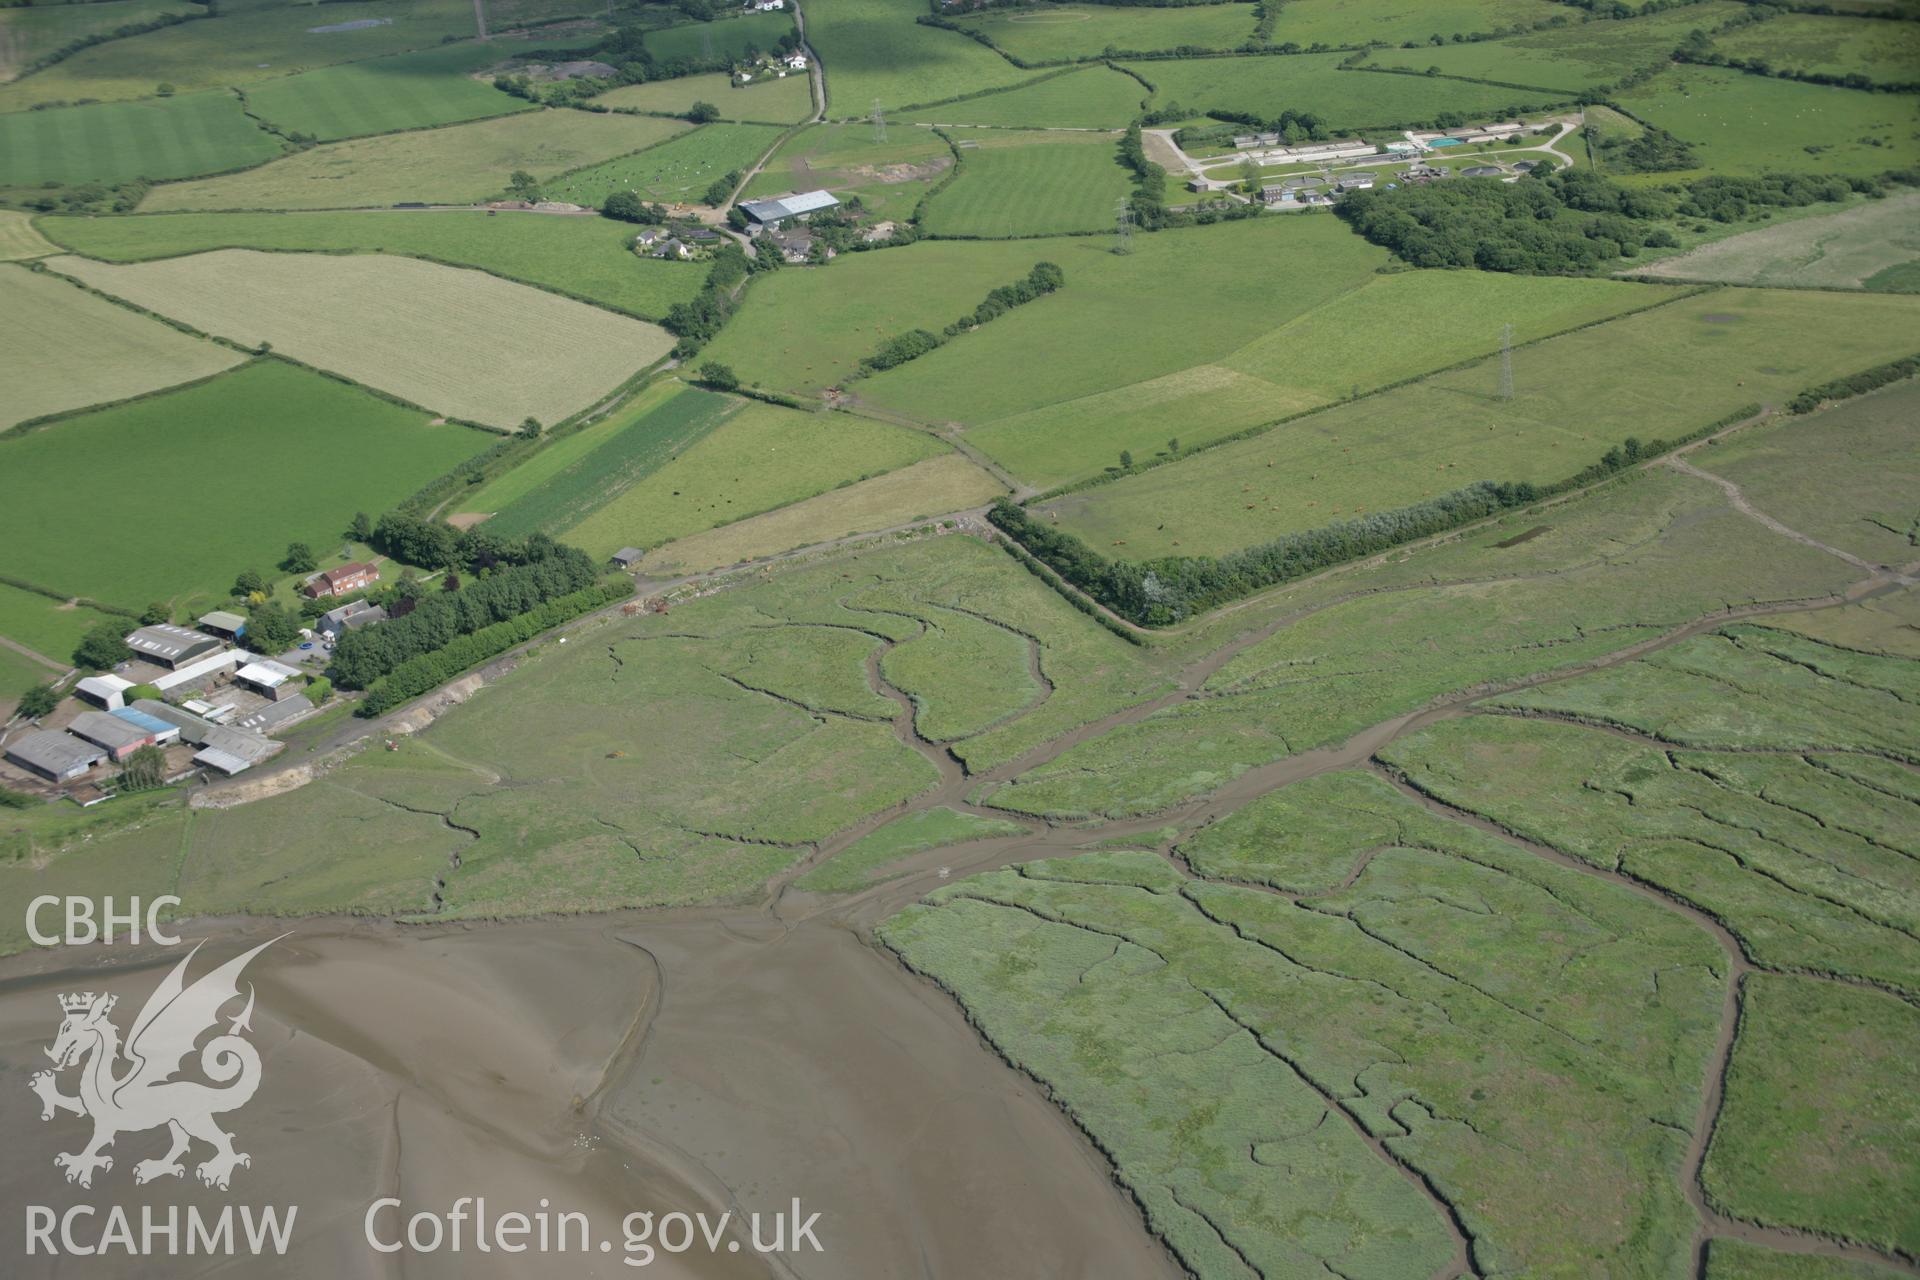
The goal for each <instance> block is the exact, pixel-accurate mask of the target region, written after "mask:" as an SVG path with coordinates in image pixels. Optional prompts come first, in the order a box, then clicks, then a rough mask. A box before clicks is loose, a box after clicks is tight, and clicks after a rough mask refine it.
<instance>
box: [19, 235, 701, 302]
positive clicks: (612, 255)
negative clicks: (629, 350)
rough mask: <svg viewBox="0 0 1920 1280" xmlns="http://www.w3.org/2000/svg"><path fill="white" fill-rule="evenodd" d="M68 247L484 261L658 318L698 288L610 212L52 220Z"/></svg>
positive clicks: (123, 256) (115, 252)
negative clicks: (636, 242) (634, 244)
mask: <svg viewBox="0 0 1920 1280" xmlns="http://www.w3.org/2000/svg"><path fill="white" fill-rule="evenodd" d="M41 225H42V226H43V228H44V230H45V231H46V233H47V234H48V235H50V236H52V237H53V238H54V239H55V240H57V241H58V242H59V243H60V244H61V245H64V246H66V247H67V248H69V249H72V250H74V251H75V252H77V253H81V254H85V255H86V256H87V257H90V258H104V259H106V260H108V261H110V262H137V261H142V260H144V259H148V258H163V257H172V256H173V255H175V254H182V253H201V252H204V251H205V250H208V249H282V250H308V251H312V252H320V253H392V254H400V255H403V256H408V257H420V258H431V259H434V260H436V261H439V262H445V263H449V264H451V265H453V266H461V267H479V268H480V269H482V270H484V271H492V272H494V273H496V274H498V275H502V276H506V277H508V278H509V279H513V280H519V281H522V282H524V283H526V284H532V285H539V286H540V287H541V288H544V289H552V290H555V291H557V292H560V293H566V294H571V295H573V296H574V297H577V298H583V299H585V300H587V301H589V302H597V303H599V304H601V305H602V306H607V307H612V308H614V309H616V310H619V311H625V312H627V313H628V314H629V315H635V316H639V317H641V318H642V319H646V320H657V319H659V318H660V317H661V316H663V315H665V314H666V313H667V308H669V307H671V306H672V305H673V304H674V303H676V302H685V301H687V300H688V299H689V298H691V297H693V295H694V294H696V293H698V292H699V291H700V286H701V284H702V283H703V281H704V279H705V277H704V276H703V275H702V273H701V272H700V271H699V270H698V269H695V270H687V269H686V268H685V264H683V263H677V262H663V261H660V260H659V259H655V258H643V257H641V256H639V255H638V254H636V253H634V252H633V251H632V249H631V248H630V247H629V241H631V240H632V238H633V228H632V227H630V226H628V225H627V224H626V223H623V222H613V221H610V220H608V219H605V218H559V217H546V216H544V215H540V214H531V213H510V212H503V213H498V214H494V213H485V212H477V211H475V212H469V211H466V210H445V211H439V212H434V213H421V212H405V213H395V212H352V213H170V214H154V215H147V214H141V215H137V216H135V217H131V218H46V219H43V220H42V224H41Z"/></svg>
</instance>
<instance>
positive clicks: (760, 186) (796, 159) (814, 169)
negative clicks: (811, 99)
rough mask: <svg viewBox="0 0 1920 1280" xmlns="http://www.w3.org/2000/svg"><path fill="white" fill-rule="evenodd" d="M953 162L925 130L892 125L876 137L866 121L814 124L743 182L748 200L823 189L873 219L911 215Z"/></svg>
mask: <svg viewBox="0 0 1920 1280" xmlns="http://www.w3.org/2000/svg"><path fill="white" fill-rule="evenodd" d="M952 164H953V153H952V152H951V151H949V150H948V149H947V144H946V143H944V142H942V141H941V140H940V139H939V138H937V137H935V136H934V135H933V134H932V133H931V132H929V131H928V130H924V129H899V128H896V129H893V130H892V131H890V133H889V135H888V137H887V139H886V141H884V142H878V141H875V140H874V137H873V128H872V126H871V125H868V124H818V125H814V126H812V127H811V128H807V129H802V130H801V131H800V132H799V133H797V134H795V135H794V136H793V137H792V138H791V139H789V140H788V141H787V142H786V143H785V144H784V145H782V146H781V148H780V150H779V151H777V152H775V153H774V155H773V157H772V158H771V159H770V160H768V161H767V165H766V168H764V169H762V170H761V171H760V172H759V173H757V174H755V175H754V176H753V178H752V179H751V180H749V181H748V183H747V185H746V190H745V195H746V197H747V198H748V199H758V198H761V197H763V196H776V195H780V194H782V193H784V192H788V191H811V190H814V189H816V188H824V189H825V190H828V191H831V192H833V193H834V194H835V195H837V196H839V197H840V198H841V199H842V200H845V199H847V197H849V196H858V197H859V198H860V203H861V204H863V205H864V206H866V208H867V209H868V210H870V211H871V212H872V213H873V214H874V215H875V216H876V217H879V218H892V219H896V220H898V219H902V218H906V217H909V216H911V215H912V213H913V211H914V208H915V207H916V206H917V205H918V204H919V203H920V198H921V197H922V196H924V195H925V194H926V193H927V190H928V188H930V187H932V186H933V184H934V182H935V181H937V180H938V179H939V178H940V176H941V175H943V174H944V173H945V172H946V171H947V169H948V168H949V167H950V166H951V165H952Z"/></svg>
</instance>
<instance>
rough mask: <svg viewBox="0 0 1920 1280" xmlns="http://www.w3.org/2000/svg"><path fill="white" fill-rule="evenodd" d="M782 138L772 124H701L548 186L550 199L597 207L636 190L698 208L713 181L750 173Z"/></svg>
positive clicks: (653, 196) (644, 194) (670, 202)
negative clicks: (616, 195)
mask: <svg viewBox="0 0 1920 1280" xmlns="http://www.w3.org/2000/svg"><path fill="white" fill-rule="evenodd" d="M629 118H632V117H629ZM779 136H780V128H779V126H777V125H770V124H708V125H701V126H700V127H699V128H697V129H695V130H693V131H692V132H691V133H686V134H682V135H681V136H680V137H677V138H673V139H670V140H669V141H667V142H664V143H662V144H660V145H659V146H657V147H649V148H648V149H647V150H645V151H641V152H639V153H637V154H635V155H629V156H621V157H620V158H619V159H617V160H608V161H606V162H604V163H602V164H597V165H594V166H592V167H591V168H587V169H581V170H578V171H576V172H574V173H569V174H567V175H566V176H565V177H562V178H559V179H557V180H555V181H553V182H549V183H547V184H546V188H545V190H546V196H547V198H548V199H549V200H568V201H571V202H573V203H574V204H584V205H591V206H593V207H594V208H598V207H599V206H600V204H601V202H602V201H604V200H605V199H606V198H607V196H608V195H609V194H610V193H612V192H615V191H633V192H637V193H639V195H640V196H641V197H642V198H643V199H647V200H658V201H662V202H664V203H667V204H697V203H699V202H700V198H701V197H702V196H703V195H704V194H705V193H706V190H707V188H708V187H710V186H712V185H713V180H714V179H715V178H719V177H723V176H725V175H726V174H728V173H730V172H732V171H734V170H736V169H737V170H745V169H747V168H748V167H749V166H751V165H752V164H753V162H754V161H755V160H758V159H759V158H760V157H761V156H762V155H763V154H765V153H766V150H767V148H769V147H771V146H772V145H773V143H774V140H775V139H776V138H778V137H779Z"/></svg>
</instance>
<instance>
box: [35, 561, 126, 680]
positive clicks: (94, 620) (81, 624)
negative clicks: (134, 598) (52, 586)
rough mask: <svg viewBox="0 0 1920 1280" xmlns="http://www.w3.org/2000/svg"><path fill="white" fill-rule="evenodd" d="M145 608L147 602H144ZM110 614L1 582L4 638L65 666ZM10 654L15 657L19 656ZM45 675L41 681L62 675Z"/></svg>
mask: <svg viewBox="0 0 1920 1280" xmlns="http://www.w3.org/2000/svg"><path fill="white" fill-rule="evenodd" d="M141 603H142V605H143V606H144V604H145V602H144V601H142V602H141ZM109 616H111V615H109V614H105V613H101V612H100V611H99V610H97V609H89V608H87V607H86V606H85V605H74V604H71V603H70V602H63V601H57V600H50V599H48V598H47V597H46V596H43V595H40V594H39V593H37V592H33V591H22V590H21V589H20V588H19V587H13V586H8V585H7V584H6V583H4V582H0V635H3V636H5V637H6V638H7V639H9V640H13V641H16V642H18V643H20V644H23V645H25V646H27V648H29V649H32V650H33V651H34V652H36V653H38V654H40V655H41V656H42V657H47V658H52V659H53V660H54V661H56V662H60V663H65V662H68V661H70V660H71V659H72V656H73V650H74V646H75V645H77V644H79V643H80V637H82V636H84V635H85V634H86V633H87V631H88V630H89V629H91V628H92V627H93V626H95V625H96V624H98V623H100V622H102V621H104V620H105V619H106V618H108V617H109ZM5 652H8V653H9V655H10V656H12V657H18V656H19V655H18V654H13V653H12V652H11V651H10V650H9V651H5ZM58 674H59V672H56V671H42V672H41V674H40V676H39V678H40V679H43V680H44V679H47V678H49V677H51V676H55V675H58Z"/></svg>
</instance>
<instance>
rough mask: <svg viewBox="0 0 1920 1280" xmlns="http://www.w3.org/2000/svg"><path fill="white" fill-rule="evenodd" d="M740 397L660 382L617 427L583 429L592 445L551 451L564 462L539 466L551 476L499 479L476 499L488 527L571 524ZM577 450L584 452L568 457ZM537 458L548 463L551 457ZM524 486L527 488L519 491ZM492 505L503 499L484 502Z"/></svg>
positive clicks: (514, 529) (724, 414) (552, 528)
mask: <svg viewBox="0 0 1920 1280" xmlns="http://www.w3.org/2000/svg"><path fill="white" fill-rule="evenodd" d="M742 403H743V402H742V401H739V400H732V399H729V398H728V397H726V396H718V395H715V394H713V393H712V392H710V391H701V390H699V389H697V388H694V387H674V386H672V385H671V384H667V385H663V386H661V387H660V388H658V389H657V390H656V391H653V392H650V393H649V394H648V395H647V396H645V397H644V398H643V399H642V400H641V401H640V402H639V404H638V405H636V406H635V407H634V408H633V409H629V410H628V411H627V412H626V413H625V414H624V415H623V418H622V419H615V420H614V422H613V424H612V425H610V426H607V427H603V428H597V429H589V430H588V431H583V432H581V433H580V436H581V437H582V438H583V439H587V440H592V441H594V442H595V443H594V444H593V445H592V447H591V448H590V449H587V450H586V451H584V452H582V451H580V450H579V449H577V448H572V447H569V445H570V444H571V442H570V441H562V442H561V443H560V444H559V445H557V446H555V447H554V448H551V449H549V450H548V451H547V454H548V455H551V456H552V460H553V462H560V461H563V460H564V461H565V465H564V466H560V467H558V468H551V464H549V465H547V466H542V467H541V471H542V472H546V471H549V470H550V469H551V474H547V475H538V478H537V480H535V482H534V483H531V484H529V483H528V480H527V479H522V477H521V476H520V471H521V470H525V468H519V469H516V470H515V471H514V472H512V473H510V474H509V475H507V476H506V477H504V478H503V479H502V480H501V482H500V485H499V486H498V489H499V491H498V492H497V493H496V492H493V491H491V490H489V491H488V492H483V493H481V494H479V495H477V496H476V499H475V503H476V505H478V507H479V509H480V510H492V511H494V512H495V514H494V515H493V518H492V520H491V521H490V523H489V525H488V532H489V533H497V534H499V535H500V536H501V537H504V538H523V537H525V536H526V535H527V534H529V533H533V532H534V531H536V530H541V531H544V532H547V533H555V532H558V531H560V530H562V529H567V528H570V527H572V526H573V525H576V524H578V523H580V521H581V520H583V519H585V518H586V517H587V516H589V515H591V514H592V513H593V512H595V511H597V510H599V509H600V508H601V507H603V506H605V505H606V504H607V503H608V502H611V501H612V500H613V499H615V498H617V497H619V496H620V495H621V494H623V493H625V492H626V491H627V490H628V489H630V488H632V487H633V486H634V485H635V484H637V483H639V482H640V481H641V480H644V479H646V478H647V477H648V476H650V475H652V474H653V473H654V472H655V471H658V470H659V469H660V468H661V467H662V466H664V465H665V464H667V463H668V462H670V461H672V460H673V459H674V458H676V457H678V456H679V455H680V454H681V453H683V452H685V451H686V450H687V449H688V448H690V447H691V446H693V445H694V444H696V443H698V442H699V441H700V440H702V439H704V438H705V437H706V435H707V434H708V433H709V432H711V431H712V430H713V429H714V428H715V427H717V426H719V425H720V424H721V423H723V422H725V421H726V420H727V419H728V418H729V417H731V416H733V415H734V414H735V413H737V412H739V410H740V408H741V405H742ZM576 453H578V455H579V456H577V457H573V456H571V455H574V454H576ZM535 461H536V462H541V463H547V462H548V458H547V457H545V456H543V457H542V458H539V459H535ZM529 465H531V464H529ZM536 475H537V473H536ZM530 479H531V477H530ZM521 486H526V487H524V489H522V491H521V492H517V493H516V492H514V490H515V488H520V487H521ZM492 503H499V504H500V505H499V506H497V507H489V506H486V505H479V504H492ZM618 549H619V548H617V547H610V548H608V551H609V552H612V551H615V550H618Z"/></svg>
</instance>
